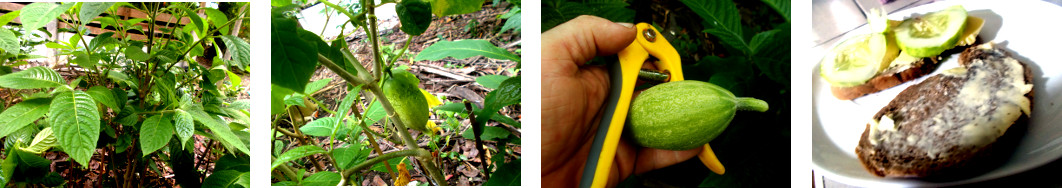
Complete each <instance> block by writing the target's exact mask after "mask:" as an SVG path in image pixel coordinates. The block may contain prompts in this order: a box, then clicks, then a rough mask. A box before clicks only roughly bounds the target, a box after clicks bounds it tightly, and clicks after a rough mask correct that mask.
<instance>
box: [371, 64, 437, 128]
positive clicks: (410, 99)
mask: <svg viewBox="0 0 1062 188" xmlns="http://www.w3.org/2000/svg"><path fill="white" fill-rule="evenodd" d="M417 83H420V79H417V76H415V75H413V74H412V73H409V72H406V71H395V72H393V73H391V78H388V79H387V80H384V83H383V87H381V89H383V93H384V96H387V100H389V101H391V107H394V109H395V113H398V116H399V118H401V119H402V123H403V124H405V125H406V126H407V127H409V128H412V129H416V130H419V131H422V132H426V131H427V129H426V128H425V127H424V125H426V124H427V123H428V116H429V115H428V101H427V100H425V99H424V94H422V93H420V89H418V88H417Z"/></svg>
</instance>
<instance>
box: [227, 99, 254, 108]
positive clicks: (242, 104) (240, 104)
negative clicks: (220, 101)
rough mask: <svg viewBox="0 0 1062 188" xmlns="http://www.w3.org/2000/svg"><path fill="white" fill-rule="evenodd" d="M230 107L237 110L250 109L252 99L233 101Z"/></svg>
mask: <svg viewBox="0 0 1062 188" xmlns="http://www.w3.org/2000/svg"><path fill="white" fill-rule="evenodd" d="M229 108H232V109H237V110H249V109H251V100H248V99H243V100H237V101H233V102H232V104H229Z"/></svg>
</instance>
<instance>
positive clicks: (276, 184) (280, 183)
mask: <svg viewBox="0 0 1062 188" xmlns="http://www.w3.org/2000/svg"><path fill="white" fill-rule="evenodd" d="M276 1H277V0H273V2H276ZM298 185H299V184H298V183H295V182H293V181H282V182H276V183H273V186H298Z"/></svg>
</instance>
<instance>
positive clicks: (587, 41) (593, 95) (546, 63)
mask: <svg viewBox="0 0 1062 188" xmlns="http://www.w3.org/2000/svg"><path fill="white" fill-rule="evenodd" d="M635 30H636V29H634V28H633V25H632V24H629V23H625V24H617V23H613V22H611V21H608V20H606V19H603V18H599V17H594V16H579V17H577V18H575V19H572V20H571V21H568V22H566V23H564V24H561V25H558V26H557V27H555V28H553V29H550V30H549V31H546V32H545V33H542V104H543V105H542V117H543V118H542V119H543V121H542V183H543V187H574V186H578V183H579V181H580V178H581V177H582V172H583V167H584V165H585V163H586V159H587V156H589V154H590V145H591V144H592V143H593V139H594V134H595V133H596V132H597V127H598V124H599V122H600V116H601V114H599V112H600V111H601V108H602V106H603V104H604V102H605V99H606V97H607V96H608V92H609V77H608V71H607V70H606V69H605V67H601V66H586V65H584V64H585V63H586V62H587V61H590V60H591V59H593V58H594V57H595V56H606V55H612V54H616V53H618V52H619V51H620V50H623V48H626V47H627V46H628V45H630V44H631V42H633V41H634V39H635V33H636V31H635ZM700 151H701V148H700V147H698V148H697V149H693V150H687V151H671V150H659V149H653V148H639V147H635V146H634V145H631V144H629V143H628V142H627V141H626V140H624V139H620V141H619V145H618V148H617V149H616V158H615V160H613V164H612V171H611V173H609V174H608V177H609V181H608V182H609V183H608V186H610V187H611V186H615V185H616V184H617V183H618V182H619V181H621V180H623V178H626V177H627V176H630V174H631V173H644V172H648V171H651V170H654V169H658V168H663V167H666V166H670V165H673V164H676V163H680V162H682V161H685V160H687V159H690V158H693V157H694V156H696V155H697V153H699V152H700Z"/></svg>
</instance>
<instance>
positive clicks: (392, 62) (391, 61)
mask: <svg viewBox="0 0 1062 188" xmlns="http://www.w3.org/2000/svg"><path fill="white" fill-rule="evenodd" d="M406 36H407V37H406V46H405V47H402V51H400V52H398V55H397V56H395V58H391V60H390V61H387V66H388V67H390V66H391V65H394V64H395V61H396V60H398V59H399V58H401V57H402V55H406V49H409V41H413V35H408V34H407V35H406ZM409 63H410V64H412V63H413V62H409Z"/></svg>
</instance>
